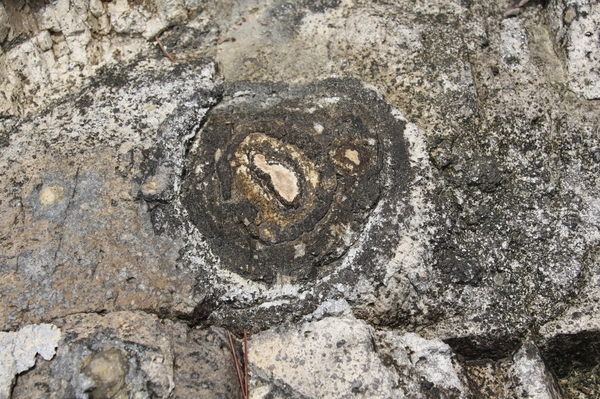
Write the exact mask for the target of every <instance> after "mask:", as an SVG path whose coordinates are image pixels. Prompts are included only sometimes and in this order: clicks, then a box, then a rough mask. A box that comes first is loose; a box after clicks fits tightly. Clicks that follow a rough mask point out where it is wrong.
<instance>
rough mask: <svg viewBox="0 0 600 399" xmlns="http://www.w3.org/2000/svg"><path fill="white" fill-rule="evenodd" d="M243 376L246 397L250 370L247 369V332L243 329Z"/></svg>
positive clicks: (248, 391)
mask: <svg viewBox="0 0 600 399" xmlns="http://www.w3.org/2000/svg"><path fill="white" fill-rule="evenodd" d="M244 377H245V381H244V382H245V383H246V398H248V395H249V394H250V390H249V388H250V383H249V381H250V371H249V370H248V333H247V332H246V330H244Z"/></svg>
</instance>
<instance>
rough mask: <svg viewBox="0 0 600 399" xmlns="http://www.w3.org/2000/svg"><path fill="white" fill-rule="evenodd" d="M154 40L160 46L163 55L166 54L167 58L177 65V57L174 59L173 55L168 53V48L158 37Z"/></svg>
mask: <svg viewBox="0 0 600 399" xmlns="http://www.w3.org/2000/svg"><path fill="white" fill-rule="evenodd" d="M154 39H155V40H156V43H158V46H159V47H160V49H161V50H162V51H163V53H165V55H166V56H167V58H168V59H170V60H171V62H172V63H175V57H173V56H172V55H171V54H169V52H168V51H167V48H166V47H165V46H164V45H163V44H162V42H161V41H160V39H159V38H158V36H157V37H155V38H154Z"/></svg>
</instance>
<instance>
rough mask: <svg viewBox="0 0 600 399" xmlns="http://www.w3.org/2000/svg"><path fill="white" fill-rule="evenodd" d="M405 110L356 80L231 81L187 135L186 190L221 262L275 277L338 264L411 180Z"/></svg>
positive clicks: (301, 275)
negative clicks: (397, 114)
mask: <svg viewBox="0 0 600 399" xmlns="http://www.w3.org/2000/svg"><path fill="white" fill-rule="evenodd" d="M403 131H404V122H402V121H399V120H397V119H396V118H394V117H393V116H392V114H391V107H390V106H389V105H388V104H386V103H385V102H384V101H383V100H382V99H381V98H380V97H379V96H378V95H377V94H376V93H375V92H373V91H371V90H368V89H365V88H364V87H363V86H362V85H361V84H360V83H359V82H358V81H355V80H339V79H334V80H327V81H324V82H320V83H316V84H312V85H308V86H304V87H300V88H298V87H295V88H293V89H291V88H289V87H287V86H277V85H256V84H252V85H250V84H238V85H235V86H234V87H232V88H231V89H230V90H229V93H226V94H225V99H224V101H223V102H222V103H221V104H219V105H218V106H217V107H215V108H214V109H213V110H212V111H211V113H210V115H209V117H208V119H207V121H206V123H205V125H204V126H203V127H202V129H201V131H200V132H199V134H198V135H197V136H196V138H195V140H194V141H193V142H192V144H191V147H190V148H191V149H190V151H189V152H188V154H187V160H186V162H187V164H186V170H187V174H186V176H185V178H184V180H183V184H182V190H181V195H182V197H181V200H182V204H183V206H184V207H185V208H186V209H187V211H188V214H189V217H190V218H191V221H192V223H193V224H194V225H195V226H196V227H197V229H198V230H199V231H200V233H201V234H202V235H203V236H204V237H205V239H206V241H207V243H208V245H209V248H210V249H211V251H212V253H213V254H214V255H216V256H218V257H219V259H220V262H221V266H222V267H225V268H227V269H229V270H231V271H233V272H235V273H238V274H240V275H241V276H243V277H246V278H249V279H252V280H255V281H259V280H262V281H265V282H267V283H270V282H272V280H273V279H274V278H275V276H277V275H278V274H279V275H285V276H289V277H291V278H292V279H293V280H295V281H304V280H310V279H314V278H315V277H318V276H320V275H323V274H324V273H327V272H329V271H330V270H332V269H334V268H335V267H336V266H337V265H338V264H339V263H340V260H341V259H342V258H343V256H344V255H345V254H346V253H347V251H348V250H349V248H351V247H352V246H353V245H354V244H355V242H356V240H357V239H358V237H359V236H360V235H361V232H362V231H363V229H364V226H365V224H366V222H367V221H368V220H369V217H370V215H371V213H372V211H373V209H374V208H375V207H376V206H377V204H378V201H380V199H381V197H382V195H384V194H385V193H386V192H389V191H390V190H391V191H398V192H401V191H402V190H401V189H403V188H406V185H407V182H408V181H409V176H408V174H409V173H408V170H409V167H408V159H407V154H406V148H405V144H404V139H403Z"/></svg>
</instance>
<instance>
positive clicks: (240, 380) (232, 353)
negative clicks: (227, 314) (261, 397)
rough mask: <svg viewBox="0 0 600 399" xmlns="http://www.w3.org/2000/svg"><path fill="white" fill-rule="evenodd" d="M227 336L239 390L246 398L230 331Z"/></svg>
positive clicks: (244, 398) (246, 398)
mask: <svg viewBox="0 0 600 399" xmlns="http://www.w3.org/2000/svg"><path fill="white" fill-rule="evenodd" d="M227 338H229V346H230V347H231V355H232V356H233V362H234V363H235V371H236V372H237V377H238V383H239V384H240V390H241V391H242V399H248V395H247V394H246V390H245V389H244V387H245V386H244V382H243V381H242V372H241V371H240V364H239V362H238V357H237V354H236V353H235V347H234V346H233V337H232V336H231V333H230V332H229V331H227Z"/></svg>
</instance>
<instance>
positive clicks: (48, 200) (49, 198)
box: [38, 183, 67, 207]
mask: <svg viewBox="0 0 600 399" xmlns="http://www.w3.org/2000/svg"><path fill="white" fill-rule="evenodd" d="M66 192H67V191H66V190H65V188H64V187H63V186H61V185H60V184H58V183H50V184H45V185H44V186H43V187H42V189H41V190H40V194H39V196H38V200H39V202H40V205H42V206H44V207H46V206H52V205H56V204H58V203H59V202H60V201H62V200H63V198H64V197H65V194H66Z"/></svg>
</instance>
